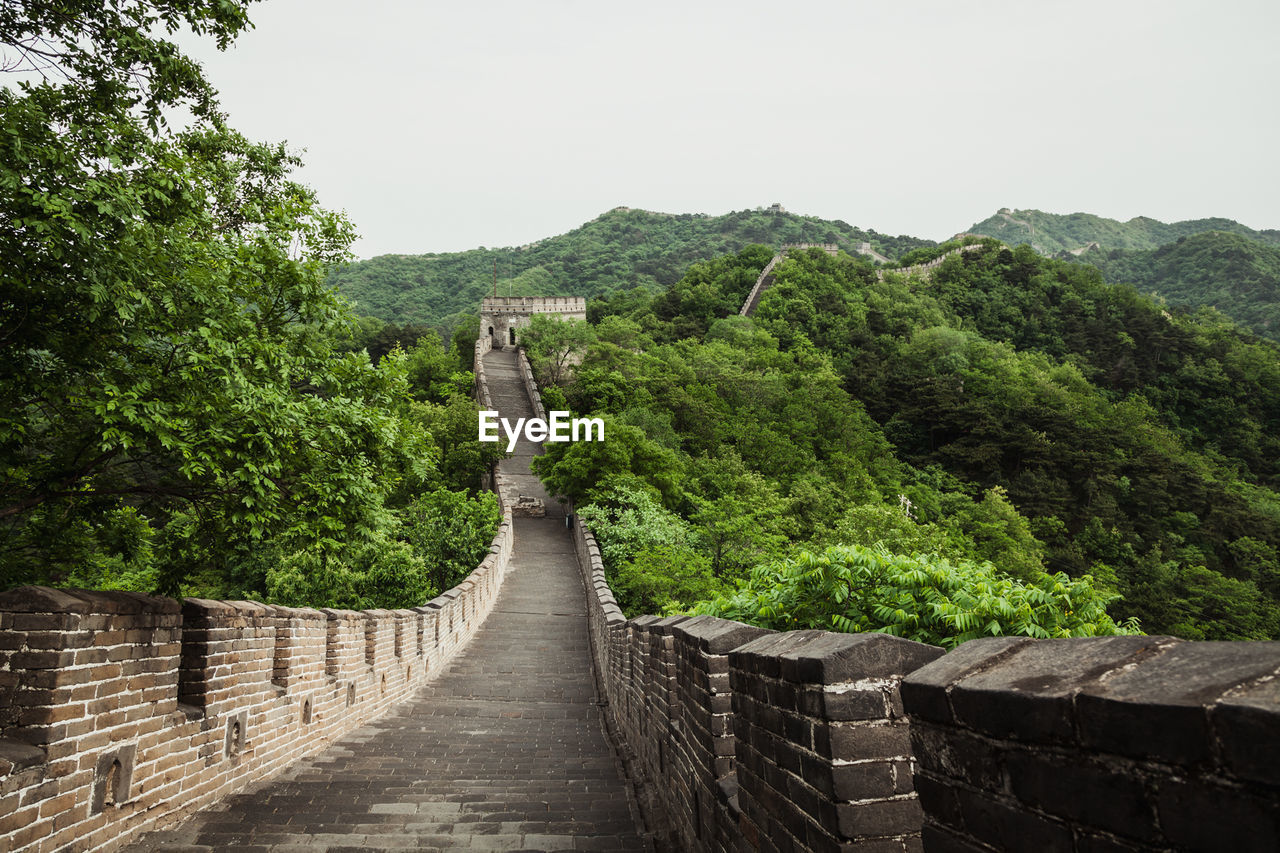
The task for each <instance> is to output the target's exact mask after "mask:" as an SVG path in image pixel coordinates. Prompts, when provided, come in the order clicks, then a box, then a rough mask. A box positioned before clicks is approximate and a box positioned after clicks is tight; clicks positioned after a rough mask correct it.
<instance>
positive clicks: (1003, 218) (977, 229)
mask: <svg viewBox="0 0 1280 853" xmlns="http://www.w3.org/2000/svg"><path fill="white" fill-rule="evenodd" d="M1206 231H1223V232H1226V233H1228V234H1238V235H1240V236H1242V237H1246V238H1248V239H1250V240H1254V241H1256V242H1259V243H1266V244H1268V245H1272V246H1280V231H1277V230H1274V229H1271V230H1265V231H1258V230H1255V229H1253V228H1250V227H1248V226H1247V225H1241V224H1240V223H1239V222H1235V221H1233V220H1231V219H1223V218H1221V217H1214V218H1209V219H1187V220H1183V221H1181V222H1161V221H1160V220H1158V219H1152V218H1150V217H1148V216H1135V217H1134V218H1133V219H1130V220H1129V221H1128V222H1120V221H1118V220H1115V219H1108V218H1106V217H1104V216H1095V215H1094V214H1092V213H1066V214H1063V213H1046V212H1044V211H1043V210H1010V209H1009V208H1007V207H1006V208H1001V209H1000V210H999V211H998V212H996V213H995V214H993V215H991V216H989V217H988V218H986V219H984V220H982V221H981V222H978V223H976V224H974V225H972V226H970V227H969V228H968V229H967V233H969V234H980V235H982V236H985V237H995V238H996V239H997V240H1000V241H1002V242H1004V243H1008V244H1009V245H1010V246H1020V245H1022V244H1024V243H1025V244H1027V245H1029V246H1031V247H1032V248H1033V249H1035V250H1036V251H1037V252H1040V253H1041V254H1043V255H1054V254H1057V253H1059V252H1074V251H1078V250H1080V249H1084V248H1085V247H1086V246H1088V245H1089V244H1090V243H1097V244H1098V245H1099V246H1100V247H1101V248H1102V249H1103V251H1108V250H1111V249H1155V248H1157V247H1159V246H1163V245H1164V244H1166V243H1172V242H1173V241H1175V240H1177V239H1178V238H1179V237H1190V236H1191V235H1193V234H1203V233H1204V232H1206Z"/></svg>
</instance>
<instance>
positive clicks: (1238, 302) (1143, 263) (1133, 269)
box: [1080, 231, 1280, 340]
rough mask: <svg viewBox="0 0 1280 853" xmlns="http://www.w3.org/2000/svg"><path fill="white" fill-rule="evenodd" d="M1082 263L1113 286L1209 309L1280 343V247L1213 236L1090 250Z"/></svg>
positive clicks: (1215, 233)
mask: <svg viewBox="0 0 1280 853" xmlns="http://www.w3.org/2000/svg"><path fill="white" fill-rule="evenodd" d="M1080 260H1081V261H1083V262H1085V263H1088V264H1093V265H1094V266H1096V267H1098V268H1099V269H1101V270H1102V274H1103V275H1104V276H1106V278H1107V280H1108V281H1112V282H1128V283H1130V284H1133V285H1134V286H1135V287H1137V288H1138V289H1139V290H1142V291H1144V292H1147V293H1153V294H1156V295H1157V296H1159V297H1160V298H1161V299H1163V300H1165V301H1167V302H1168V303H1169V304H1170V305H1181V306H1186V307H1189V308H1196V307H1199V306H1202V305H1203V306H1209V307H1212V308H1216V309H1217V310H1218V311H1221V312H1222V313H1223V314H1225V315H1227V316H1228V317H1230V318H1231V319H1233V320H1235V321H1236V322H1237V323H1239V324H1240V325H1242V326H1244V327H1245V328H1247V329H1249V330H1250V331H1252V332H1254V333H1255V334H1258V335H1262V336H1263V337H1268V338H1271V339H1272V340H1280V246H1274V245H1269V244H1266V243H1260V242H1258V241H1256V240H1250V239H1248V238H1246V237H1242V236H1240V235H1239V234H1229V233H1225V232H1222V231H1208V232H1205V233H1203V234H1193V235H1191V236H1189V237H1179V238H1178V239H1177V241H1175V242H1173V243H1168V244H1166V245H1164V246H1161V247H1160V248H1158V249H1139V250H1125V249H1115V250H1113V251H1110V252H1107V251H1103V250H1100V249H1094V250H1090V251H1088V252H1084V253H1082V254H1081V255H1080Z"/></svg>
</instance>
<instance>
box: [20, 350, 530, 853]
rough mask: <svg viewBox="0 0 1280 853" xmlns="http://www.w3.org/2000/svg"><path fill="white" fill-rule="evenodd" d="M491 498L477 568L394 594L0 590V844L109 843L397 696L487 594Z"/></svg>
mask: <svg viewBox="0 0 1280 853" xmlns="http://www.w3.org/2000/svg"><path fill="white" fill-rule="evenodd" d="M480 349H481V346H480V345H479V344H478V345H477V355H480ZM478 376H479V383H480V387H479V388H478V389H477V390H478V395H483V396H485V397H487V386H486V385H485V380H484V378H483V373H482V372H481V373H480V374H478ZM502 509H503V516H502V522H501V523H500V525H499V528H498V531H497V533H496V534H495V536H494V539H493V542H492V543H491V545H490V548H489V553H488V554H487V555H486V556H485V558H484V560H483V561H482V562H481V563H480V565H479V566H478V567H477V568H476V570H475V571H473V572H472V573H471V574H470V575H469V576H468V577H467V578H466V579H465V580H463V581H462V583H460V584H458V585H457V586H456V587H454V588H453V589H450V590H448V591H446V592H445V593H443V594H442V595H440V596H438V597H437V598H435V599H433V600H432V601H430V602H427V603H426V604H425V605H423V606H421V607H416V608H412V609H407V610H395V611H388V610H366V611H350V610H311V609H306V608H289V607H276V606H270V605H264V604H259V603H256V602H246V601H207V600H202V599H187V600H185V601H184V602H181V603H180V602H178V601H175V600H172V599H167V598H156V597H150V596H145V595H139V594H136V593H129V592H108V591H86V590H55V589H49V588H45V587H21V588H18V589H13V590H9V591H7V592H4V593H0V850H4V851H12V853H17V851H24V853H25V851H40V853H43V851H54V850H76V851H89V850H113V849H116V848H118V847H120V846H123V845H124V844H126V843H128V842H129V841H131V840H133V839H135V838H136V837H137V836H138V835H139V834H140V833H142V832H144V831H148V830H152V829H158V828H162V827H165V826H169V825H172V824H173V823H176V822H177V821H178V820H180V819H182V818H184V817H186V816H187V815H189V814H191V813H192V812H194V811H196V810H199V809H201V808H204V807H206V806H209V805H211V804H213V803H215V802H217V801H218V800H219V799H221V798H223V797H225V796H227V795H228V794H231V793H234V792H235V791H237V790H240V789H242V788H244V787H245V786H246V785H247V784H249V783H250V782H253V781H256V780H260V779H264V778H267V777H269V776H272V775H274V774H275V773H277V772H279V771H280V770H282V769H284V768H285V767H286V766H287V765H289V764H290V763H292V762H294V761H296V760H298V759H299V758H303V757H305V756H308V755H311V754H314V753H316V752H318V751H320V750H321V749H323V748H324V747H325V746H327V745H328V744H329V743H331V742H332V741H333V740H335V739H336V738H338V737H341V736H342V735H344V734H346V733H347V732H350V731H352V730H353V729H356V728H358V727H359V726H361V725H363V724H365V723H367V722H368V721H370V720H372V719H373V718H375V717H377V716H379V715H381V714H383V713H384V712H386V711H387V710H388V709H390V708H392V707H393V706H395V705H397V704H398V703H400V702H402V701H404V700H405V699H407V698H409V696H410V695H412V694H413V693H414V692H415V691H416V690H418V688H420V687H421V686H422V685H423V684H424V683H425V682H426V681H427V680H428V679H429V678H431V677H432V676H434V675H435V674H436V673H437V672H439V671H440V670H441V669H442V668H443V666H444V665H445V664H446V663H447V662H448V661H449V660H450V659H451V658H452V657H453V655H455V654H456V653H457V651H458V650H459V649H460V648H462V647H463V646H464V645H465V644H466V643H467V641H468V640H469V639H470V638H471V636H472V635H473V634H474V633H475V631H476V630H477V629H478V628H479V626H480V623H481V622H482V621H483V620H484V618H485V616H487V614H488V613H489V612H490V610H491V609H492V607H493V604H494V601H495V600H496V599H497V597H498V593H499V591H500V589H501V585H502V580H503V578H504V577H505V574H506V571H507V566H508V563H509V561H510V557H511V552H512V546H513V525H512V520H511V508H510V507H509V506H507V505H505V504H504V505H503V507H502Z"/></svg>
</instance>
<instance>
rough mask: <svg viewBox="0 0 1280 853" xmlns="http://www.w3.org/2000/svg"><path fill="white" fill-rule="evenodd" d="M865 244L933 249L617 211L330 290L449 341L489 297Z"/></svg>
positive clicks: (400, 266) (399, 260)
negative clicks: (528, 240) (522, 241)
mask: <svg viewBox="0 0 1280 853" xmlns="http://www.w3.org/2000/svg"><path fill="white" fill-rule="evenodd" d="M862 242H868V243H870V244H871V246H872V248H874V249H875V250H876V251H878V252H880V253H881V254H883V255H885V256H887V257H890V258H896V257H898V256H899V255H900V254H902V253H903V252H906V251H909V250H911V249H914V248H918V247H921V246H931V245H933V243H932V241H930V240H920V239H916V238H913V237H890V236H887V235H884V234H878V233H876V232H875V231H863V230H862V229H860V228H855V227H853V226H851V225H848V224H847V223H844V222H840V221H829V220H824V219H818V218H817V217H812V216H800V215H797V214H793V213H786V212H783V211H779V210H742V211H737V212H734V213H727V214H725V215H723V216H704V215H700V214H678V215H677V214H668V213H652V212H649V211H644V210H634V209H631V208H625V207H619V208H615V209H613V210H611V211H609V212H608V213H605V214H603V215H601V216H599V217H597V218H595V219H593V220H591V221H590V222H588V223H586V224H584V225H583V226H582V227H581V228H577V229H575V230H573V231H570V232H569V233H567V234H561V235H560V236H558V237H549V238H547V239H545V240H539V241H538V242H536V243H532V244H530V245H528V246H521V247H519V248H503V249H485V248H480V249H474V250H471V251H468V252H453V253H443V254H425V255H382V256H380V257H376V258H373V259H371V260H367V261H359V262H357V263H353V264H350V265H348V266H345V267H343V268H341V269H339V270H337V271H336V272H334V273H333V274H332V275H331V276H330V278H329V282H330V284H332V285H334V286H335V287H337V289H338V291H339V292H340V293H342V294H343V295H344V296H345V297H347V299H349V300H350V301H352V302H353V303H354V304H355V307H356V310H357V311H358V312H359V313H360V314H364V315H368V316H372V317H377V318H380V319H382V320H386V321H389V322H394V323H420V324H426V325H432V326H436V327H439V328H442V329H443V330H444V331H445V332H446V333H448V332H451V331H452V329H453V327H454V326H456V325H457V323H458V322H459V320H460V318H461V317H463V316H465V315H468V314H472V313H474V312H475V310H476V307H477V306H478V305H479V304H480V300H481V299H482V298H483V297H484V296H486V295H487V294H489V293H490V292H491V291H492V288H493V279H494V273H495V269H496V272H497V277H498V293H499V294H500V295H503V296H506V295H514V296H544V295H549V294H559V295H563V296H587V297H595V296H601V295H604V294H607V293H611V292H614V291H616V290H629V289H632V288H636V287H643V288H645V289H650V290H656V291H661V290H663V289H665V288H666V287H668V286H669V285H671V284H674V283H675V282H676V281H677V280H679V278H680V277H681V276H682V275H684V272H685V270H686V269H687V268H688V267H689V265H690V264H692V263H694V262H695V261H701V260H706V259H707V258H713V257H716V256H719V255H723V254H726V253H730V252H737V251H739V250H741V249H742V248H743V247H744V246H746V245H748V244H752V243H762V244H765V245H769V246H774V247H775V248H776V247H779V246H781V245H782V244H784V243H836V244H839V245H840V247H841V248H843V249H845V250H846V251H853V250H854V249H855V248H856V246H857V244H858V243H862Z"/></svg>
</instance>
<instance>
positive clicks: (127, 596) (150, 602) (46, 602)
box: [0, 586, 179, 613]
mask: <svg viewBox="0 0 1280 853" xmlns="http://www.w3.org/2000/svg"><path fill="white" fill-rule="evenodd" d="M0 610H4V611H7V612H11V613H177V612H179V603H178V602H177V601H176V600H175V599H172V598H162V597H160V596H154V595H143V594H142V593H139V592H127V591H125V590H96V589H52V588H51V587H47V586H20V587H15V588H14V589H11V590H8V591H7V592H0Z"/></svg>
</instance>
